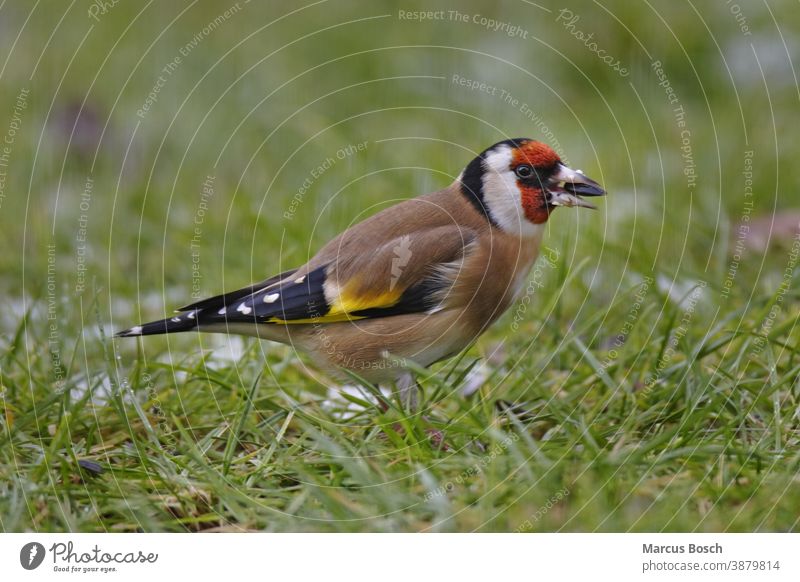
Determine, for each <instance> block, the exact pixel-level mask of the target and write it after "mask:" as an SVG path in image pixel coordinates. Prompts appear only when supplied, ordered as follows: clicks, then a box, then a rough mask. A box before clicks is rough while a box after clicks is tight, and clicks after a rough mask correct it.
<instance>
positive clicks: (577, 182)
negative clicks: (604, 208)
mask: <svg viewBox="0 0 800 582" xmlns="http://www.w3.org/2000/svg"><path fill="white" fill-rule="evenodd" d="M547 191H548V192H549V193H550V200H549V203H550V204H551V205H553V206H580V207H583V208H594V209H596V208H597V207H596V206H594V205H593V204H589V203H588V202H586V201H585V200H583V199H582V198H581V196H605V194H606V191H605V190H603V189H602V188H601V187H600V184H598V183H597V182H595V181H594V180H592V179H591V178H587V177H586V176H584V175H583V172H581V171H580V170H572V169H570V168H568V167H566V166H565V165H563V164H559V165H558V169H557V170H556V173H555V174H553V176H552V178H551V179H550V184H549V185H548V187H547Z"/></svg>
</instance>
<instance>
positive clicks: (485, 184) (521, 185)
mask: <svg viewBox="0 0 800 582" xmlns="http://www.w3.org/2000/svg"><path fill="white" fill-rule="evenodd" d="M458 181H459V182H460V187H461V191H462V193H463V194H464V195H465V196H466V197H467V198H468V199H469V200H470V202H471V203H472V204H473V205H474V206H475V207H476V208H477V209H478V210H479V211H481V212H482V213H484V214H486V216H487V217H488V218H489V220H490V221H491V222H492V223H493V224H494V225H495V226H497V227H499V228H501V229H503V230H505V231H509V232H513V233H516V234H520V235H523V236H525V235H532V234H535V233H536V232H539V231H540V230H541V229H540V228H539V227H538V226H537V225H541V224H543V223H545V222H547V219H548V218H549V217H550V213H551V212H552V211H553V209H555V208H556V207H557V206H581V207H583V208H594V206H592V205H591V204H589V203H588V202H586V201H585V200H583V198H582V196H603V195H604V194H605V191H604V190H603V189H602V188H601V187H600V184H598V183H597V182H595V181H594V180H591V179H589V178H587V177H586V176H584V175H583V173H582V172H581V171H580V170H571V169H570V168H568V167H567V166H565V165H564V164H563V163H562V162H561V159H560V158H559V157H558V154H556V152H554V151H553V149H552V148H550V147H549V146H548V145H546V144H544V143H542V142H539V141H534V140H532V139H527V138H517V139H508V140H505V141H501V142H499V143H496V144H494V145H493V146H492V147H490V148H488V149H487V150H486V151H484V152H483V153H481V154H480V155H479V156H478V157H477V158H475V159H474V160H472V161H471V162H470V163H469V165H468V166H467V167H466V168H465V169H464V171H463V172H462V173H461V175H460V176H459V177H458Z"/></svg>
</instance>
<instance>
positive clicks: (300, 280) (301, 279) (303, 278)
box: [294, 275, 306, 283]
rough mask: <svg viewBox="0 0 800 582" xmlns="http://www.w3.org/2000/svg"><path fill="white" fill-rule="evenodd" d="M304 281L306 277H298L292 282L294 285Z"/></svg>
mask: <svg viewBox="0 0 800 582" xmlns="http://www.w3.org/2000/svg"><path fill="white" fill-rule="evenodd" d="M305 280H306V276H305V275H303V276H302V277H298V278H297V279H295V280H294V282H295V283H302V282H303V281H305Z"/></svg>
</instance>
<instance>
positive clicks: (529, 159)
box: [512, 141, 561, 168]
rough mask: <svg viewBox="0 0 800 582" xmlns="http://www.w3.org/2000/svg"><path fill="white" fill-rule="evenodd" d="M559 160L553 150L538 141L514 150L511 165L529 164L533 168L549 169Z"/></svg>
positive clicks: (527, 143)
mask: <svg viewBox="0 0 800 582" xmlns="http://www.w3.org/2000/svg"><path fill="white" fill-rule="evenodd" d="M560 161H561V158H559V157H558V154H557V153H556V152H554V151H553V148H551V147H550V146H548V145H547V144H544V143H542V142H540V141H529V142H526V143H524V144H523V145H521V146H520V147H518V148H517V149H515V150H514V155H513V162H512V163H513V165H514V167H516V166H518V165H519V164H530V165H531V166H533V167H534V168H549V167H551V166H553V165H555V164H557V163H558V162H560Z"/></svg>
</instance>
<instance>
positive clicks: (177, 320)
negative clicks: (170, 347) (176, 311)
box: [170, 317, 181, 323]
mask: <svg viewBox="0 0 800 582" xmlns="http://www.w3.org/2000/svg"><path fill="white" fill-rule="evenodd" d="M170 321H174V322H175V323H180V322H181V318H180V317H173V318H172V319H170Z"/></svg>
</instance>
